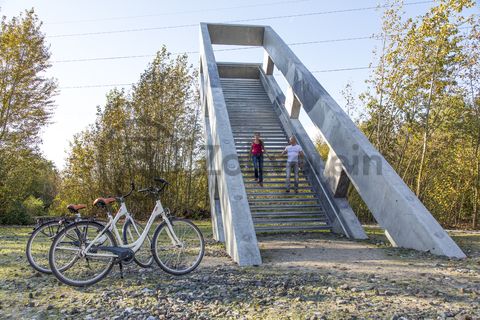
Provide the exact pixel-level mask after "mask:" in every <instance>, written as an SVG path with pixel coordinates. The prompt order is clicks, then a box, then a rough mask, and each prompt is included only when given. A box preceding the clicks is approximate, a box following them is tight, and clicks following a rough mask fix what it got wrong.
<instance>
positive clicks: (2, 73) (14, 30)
mask: <svg viewBox="0 0 480 320" xmlns="http://www.w3.org/2000/svg"><path fill="white" fill-rule="evenodd" d="M41 25H42V24H41V22H39V20H38V17H37V16H36V15H35V13H34V12H33V10H30V11H26V12H25V13H24V14H22V15H20V17H18V18H12V19H11V20H10V21H8V20H7V18H6V17H3V18H2V19H1V21H0V28H1V32H0V99H1V109H0V147H5V146H8V145H12V144H15V145H18V144H20V145H21V146H24V147H25V146H32V145H35V144H36V143H38V142H39V135H38V133H39V130H40V129H41V128H42V127H43V126H45V125H46V124H47V122H48V119H49V118H50V115H51V112H52V107H53V100H52V98H53V96H54V94H55V92H56V88H57V85H56V82H55V81H54V80H53V79H50V78H47V77H46V76H45V71H46V70H47V69H48V68H49V67H50V63H49V59H50V52H49V48H48V46H47V45H46V44H45V35H44V34H43V33H42V32H41V31H40V28H41Z"/></svg>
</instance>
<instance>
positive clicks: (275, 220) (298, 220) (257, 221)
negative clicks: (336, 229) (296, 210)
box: [253, 217, 326, 225]
mask: <svg viewBox="0 0 480 320" xmlns="http://www.w3.org/2000/svg"><path fill="white" fill-rule="evenodd" d="M307 222H317V223H326V221H325V219H324V218H321V217H320V218H283V219H282V218H253V223H254V224H256V225H257V224H277V223H282V224H283V223H307Z"/></svg>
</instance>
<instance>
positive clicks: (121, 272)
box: [118, 261, 123, 279]
mask: <svg viewBox="0 0 480 320" xmlns="http://www.w3.org/2000/svg"><path fill="white" fill-rule="evenodd" d="M118 266H119V267H120V278H122V279H123V264H122V261H120V262H119V263H118Z"/></svg>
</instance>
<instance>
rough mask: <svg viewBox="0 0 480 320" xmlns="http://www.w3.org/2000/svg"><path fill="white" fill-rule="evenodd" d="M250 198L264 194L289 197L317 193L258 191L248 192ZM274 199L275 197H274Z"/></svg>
mask: <svg viewBox="0 0 480 320" xmlns="http://www.w3.org/2000/svg"><path fill="white" fill-rule="evenodd" d="M247 195H248V197H249V199H252V198H253V197H263V196H268V197H286V196H289V197H293V196H295V197H297V196H299V197H305V196H316V194H315V193H314V192H299V193H295V192H293V193H292V192H285V191H284V192H258V193H247ZM272 199H273V198H272ZM291 199H295V198H291Z"/></svg>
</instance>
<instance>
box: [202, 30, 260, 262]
mask: <svg viewBox="0 0 480 320" xmlns="http://www.w3.org/2000/svg"><path fill="white" fill-rule="evenodd" d="M211 43H212V42H211V39H210V34H209V30H208V26H207V25H206V24H201V25H200V64H201V68H200V73H201V74H200V77H201V79H200V81H201V84H202V91H203V92H202V104H203V106H204V111H205V126H206V127H208V128H209V129H210V130H209V131H208V129H207V130H206V135H207V138H209V137H210V140H211V141H210V142H207V143H211V145H212V146H211V147H210V152H208V153H207V155H208V157H209V159H207V161H208V162H210V161H211V167H209V171H210V172H209V175H212V174H214V175H216V181H215V182H214V181H213V179H209V184H210V186H209V188H210V190H209V191H210V192H214V191H213V188H211V186H212V184H214V183H216V186H215V188H216V189H215V190H217V189H218V203H219V204H220V210H218V208H217V207H215V208H214V209H215V215H216V218H215V219H214V220H215V221H214V222H215V224H214V226H213V228H214V232H215V229H220V228H223V234H224V240H225V246H226V249H227V253H228V254H229V255H230V256H231V257H232V258H233V260H234V261H236V262H237V263H238V264H239V265H242V266H244V265H259V264H261V263H262V260H261V257H260V250H259V248H258V244H257V237H256V234H255V229H254V226H253V220H252V217H251V213H250V207H249V205H248V199H247V194H246V192H245V186H244V184H243V178H242V174H241V171H240V165H239V162H238V156H237V152H236V148H235V143H234V139H233V135H232V129H231V126H230V120H229V117H228V112H227V107H226V104H225V98H224V96H223V90H222V87H221V84H220V77H219V74H218V69H217V62H216V60H215V56H214V54H213V48H212V44H211ZM209 134H210V136H209ZM212 171H214V172H212ZM210 197H211V198H212V194H210ZM215 203H217V202H215ZM218 211H221V221H222V224H219V223H218V221H220V219H219V218H217V217H218V215H217V214H218V213H219V212H218ZM220 234H221V231H220V230H218V232H217V237H218V238H219V239H220Z"/></svg>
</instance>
